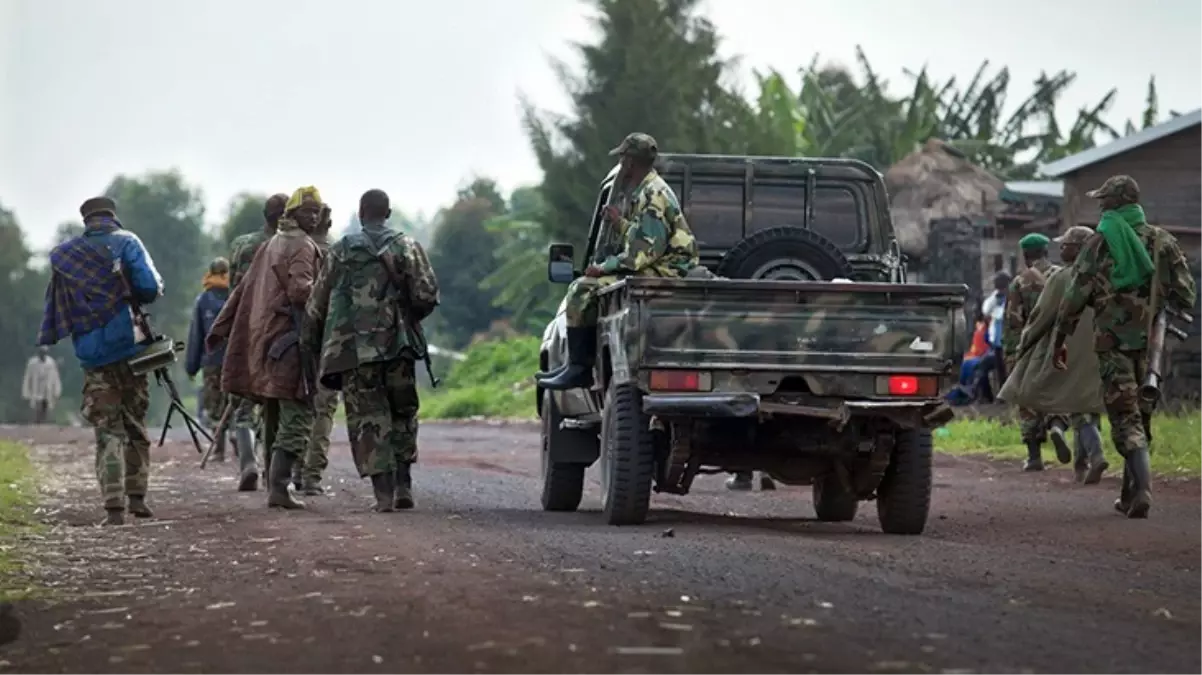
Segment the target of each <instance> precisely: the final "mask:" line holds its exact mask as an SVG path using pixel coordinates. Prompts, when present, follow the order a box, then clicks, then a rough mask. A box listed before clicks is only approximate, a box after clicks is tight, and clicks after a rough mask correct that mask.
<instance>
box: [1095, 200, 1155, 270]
mask: <svg viewBox="0 0 1202 675" xmlns="http://www.w3.org/2000/svg"><path fill="white" fill-rule="evenodd" d="M1147 222H1148V221H1147V220H1146V219H1145V218H1144V210H1143V208H1142V207H1140V205H1139V204H1127V205H1126V206H1120V207H1119V208H1117V209H1114V210H1111V211H1103V212H1102V220H1101V222H1099V223H1098V232H1099V233H1100V234H1101V235H1102V236H1103V237H1105V239H1106V246H1107V248H1109V249H1110V257H1111V258H1113V259H1114V269H1113V270H1111V272H1110V283H1111V284H1113V285H1114V289H1115V290H1116V291H1122V290H1125V289H1128V288H1132V287H1134V286H1139V285H1141V284H1143V283H1144V282H1145V281H1147V279H1148V277H1149V276H1151V275H1152V257H1151V256H1149V255H1148V250H1147V249H1146V248H1144V243H1143V242H1142V241H1141V240H1140V238H1139V236H1138V235H1136V234H1135V228H1136V227H1138V226H1140V225H1143V224H1145V223H1147Z"/></svg>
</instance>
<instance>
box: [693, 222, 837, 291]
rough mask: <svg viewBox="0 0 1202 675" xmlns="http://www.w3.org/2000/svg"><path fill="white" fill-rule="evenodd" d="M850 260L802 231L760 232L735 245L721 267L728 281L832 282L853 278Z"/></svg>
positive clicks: (822, 239)
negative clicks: (832, 280) (833, 280)
mask: <svg viewBox="0 0 1202 675" xmlns="http://www.w3.org/2000/svg"><path fill="white" fill-rule="evenodd" d="M853 271H854V270H853V268H852V266H851V263H850V262H848V260H847V256H845V255H843V252H842V251H840V250H839V248H838V247H837V246H835V245H834V244H832V243H831V241H830V240H829V239H827V238H826V237H824V236H822V235H820V234H818V233H817V232H814V231H813V230H807V229H805V228H802V227H789V226H786V227H772V228H769V229H767V230H760V231H759V232H756V233H755V234H753V235H751V236H750V237H747V238H746V239H744V240H742V241H740V242H739V243H737V244H735V245H734V247H733V248H731V249H730V250H729V251H727V252H726V255H725V256H723V257H722V260H721V261H720V262H719V263H718V269H717V272H716V273H717V275H718V276H720V277H726V278H727V279H779V280H786V281H829V280H831V279H835V278H840V277H843V278H851V276H852V273H853Z"/></svg>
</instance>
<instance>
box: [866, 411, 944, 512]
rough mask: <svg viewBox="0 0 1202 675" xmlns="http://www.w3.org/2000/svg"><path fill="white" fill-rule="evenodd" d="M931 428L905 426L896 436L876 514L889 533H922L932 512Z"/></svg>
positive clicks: (878, 498) (878, 489)
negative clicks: (908, 427) (907, 427)
mask: <svg viewBox="0 0 1202 675" xmlns="http://www.w3.org/2000/svg"><path fill="white" fill-rule="evenodd" d="M932 455H933V451H932V449H931V430H930V429H903V430H901V431H898V432H897V434H896V436H895V442H894V448H893V458H892V459H891V460H890V462H889V468H887V469H885V475H884V477H883V478H881V485H880V487H879V488H877V500H876V514H877V519H878V520H879V521H880V523H881V530H883V531H884V532H886V533H888V534H922V531H923V530H924V529H926V525H927V516H928V515H929V514H930V511H931V482H932V479H933V473H934V469H933V468H932V466H931V463H932V459H933V457H932Z"/></svg>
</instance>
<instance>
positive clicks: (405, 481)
mask: <svg viewBox="0 0 1202 675" xmlns="http://www.w3.org/2000/svg"><path fill="white" fill-rule="evenodd" d="M411 466H412V464H410V463H409V462H402V463H400V464H399V465H397V470H396V476H395V480H394V484H393V487H394V490H395V491H394V493H393V500H392V505H393V506H394V507H396V508H397V509H400V510H404V509H411V508H413V507H414V506H415V505H416V502H414V500H413V475H412V474H411V473H410V471H409V470H410V467H411Z"/></svg>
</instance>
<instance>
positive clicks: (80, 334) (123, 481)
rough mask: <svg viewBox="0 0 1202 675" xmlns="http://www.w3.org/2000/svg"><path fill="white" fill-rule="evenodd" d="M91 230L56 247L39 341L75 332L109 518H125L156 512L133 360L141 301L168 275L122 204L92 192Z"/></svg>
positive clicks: (141, 381)
mask: <svg viewBox="0 0 1202 675" xmlns="http://www.w3.org/2000/svg"><path fill="white" fill-rule="evenodd" d="M79 213H80V215H81V216H83V222H84V231H83V234H81V235H79V236H78V237H74V238H72V239H70V240H68V241H65V242H63V243H61V244H59V245H58V246H56V247H54V250H52V251H51V252H50V271H51V275H50V287H49V288H48V289H47V290H46V308H45V312H44V314H43V316H42V328H41V331H40V332H39V334H38V344H39V345H46V346H48V345H53V344H55V343H57V342H58V341H59V340H62V339H64V338H66V337H67V336H70V337H71V342H72V343H73V344H74V346H75V356H76V358H78V359H79V364H80V365H81V366H82V367H83V371H84V374H83V410H82V412H83V417H84V419H86V420H87V421H88V423H89V424H91V425H92V427H94V428H95V431H96V478H97V480H98V481H99V483H100V492H101V495H102V497H103V498H104V509H105V514H106V518H105V524H106V525H122V524H124V523H125V510H126V500H127V499H128V508H129V512H130V513H132V514H133V515H134V516H137V517H139V518H149V517H151V516H152V515H153V513H152V512H151V510H150V507H148V506H147V505H146V492H147V490H148V488H149V483H150V436H149V435H148V434H147V432H146V412H147V410H148V409H149V407H150V383H149V381H148V380H147V378H146V375H135V374H134V372H133V370H132V369H131V368H130V366H129V363H128V361H129V359H131V358H133V357H135V356H137V355H139V354H141V353H142V352H143V351H144V350H145V349H146V341H147V340H149V339H150V337H151V336H150V335H147V334H146V331H145V329H144V326H143V325H140V324H139V321H137V320H136V319H135V312H136V311H137V306H141V305H146V304H150V303H152V302H154V301H155V300H156V299H158V297H159V296H160V295H162V294H163V279H162V277H160V276H159V273H158V270H156V269H155V267H154V261H153V260H151V258H150V254H149V253H147V252H146V247H145V246H143V245H142V241H141V240H140V239H138V236H137V235H136V234H134V233H133V232H130V231H128V230H126V229H124V228H123V227H121V222H120V221H118V220H117V205H116V204H115V203H114V202H113V200H111V199H109V198H108V197H93V198H92V199H89V200H87V201H85V202H84V203H83V205H82V206H80V208H79Z"/></svg>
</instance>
